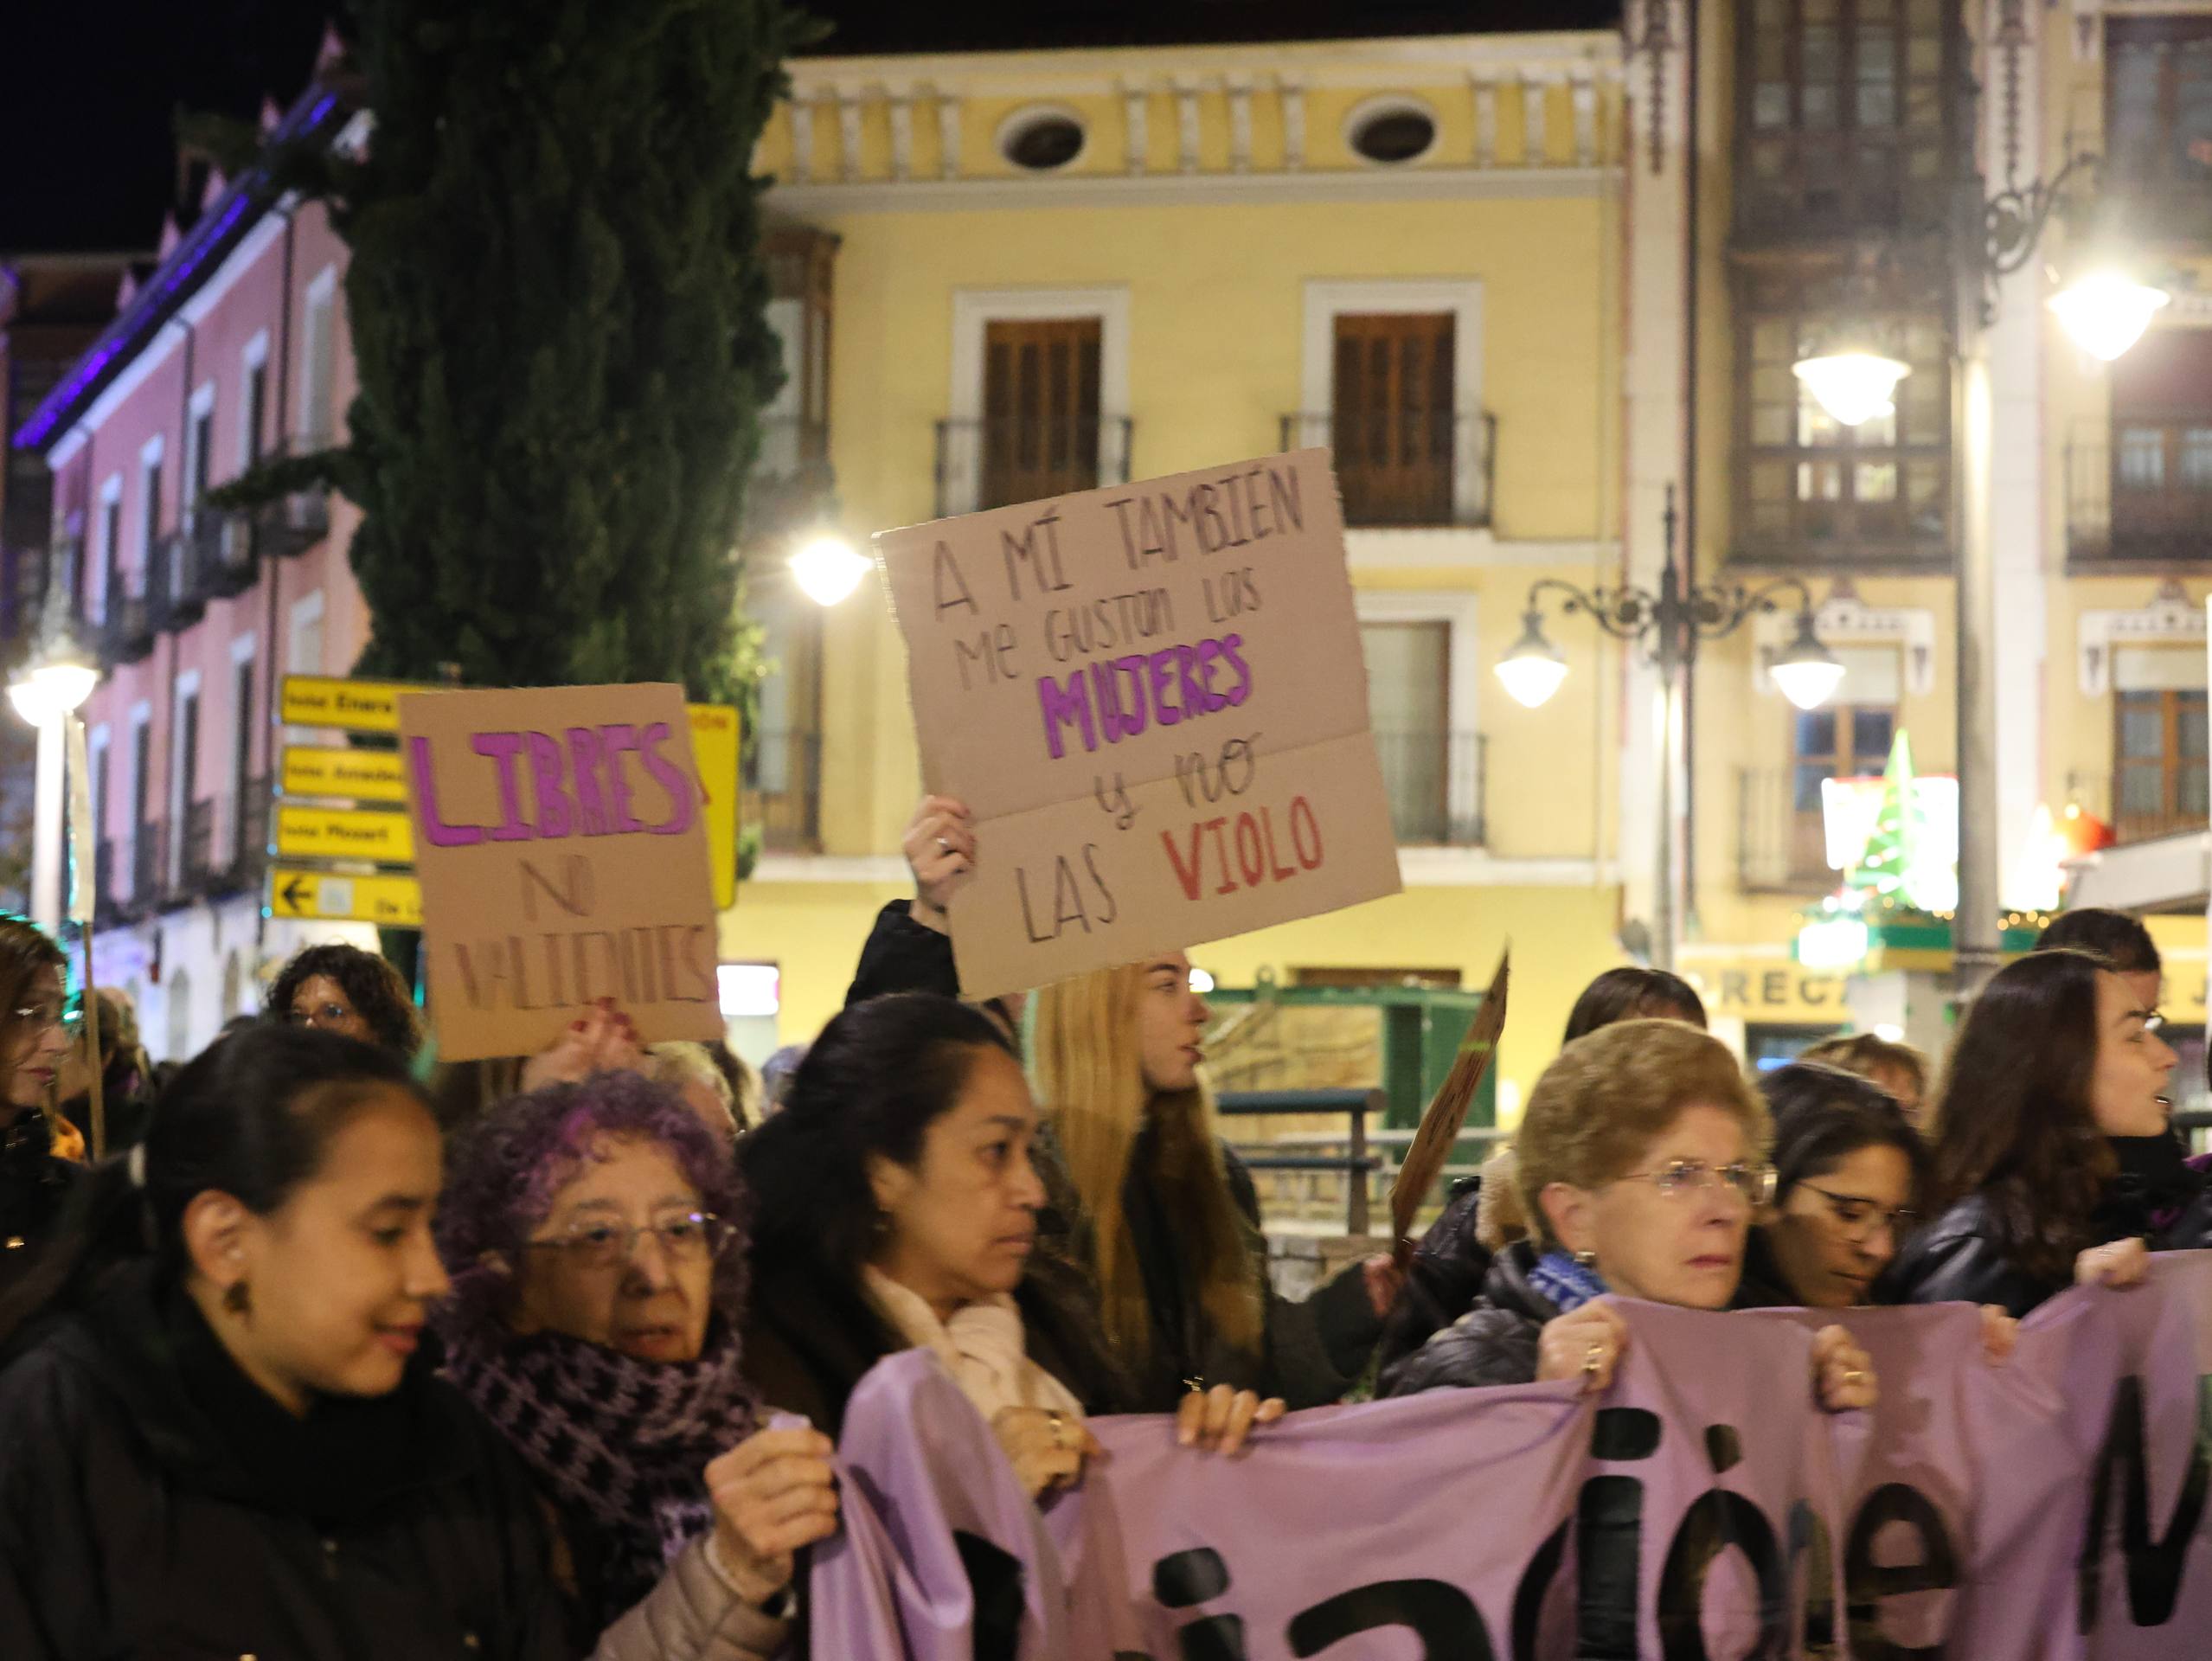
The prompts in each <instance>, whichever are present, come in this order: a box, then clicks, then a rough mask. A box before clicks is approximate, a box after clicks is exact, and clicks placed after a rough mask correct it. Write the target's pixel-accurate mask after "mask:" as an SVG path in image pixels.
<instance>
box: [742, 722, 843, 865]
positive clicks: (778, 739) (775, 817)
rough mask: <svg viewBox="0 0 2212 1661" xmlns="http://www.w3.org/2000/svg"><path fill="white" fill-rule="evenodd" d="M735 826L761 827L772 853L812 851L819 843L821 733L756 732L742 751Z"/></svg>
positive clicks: (763, 843) (762, 837) (762, 841)
mask: <svg viewBox="0 0 2212 1661" xmlns="http://www.w3.org/2000/svg"><path fill="white" fill-rule="evenodd" d="M744 774H745V776H744V780H743V789H742V792H741V796H742V800H741V802H740V803H739V806H738V813H739V817H740V823H741V824H757V825H759V826H760V845H761V847H762V848H763V849H764V850H767V851H768V852H771V853H813V852H816V851H817V850H819V849H820V848H821V845H822V735H821V734H819V733H793V732H776V731H766V732H760V733H755V734H753V736H752V737H751V739H749V740H748V741H747V744H746V747H745V765H744Z"/></svg>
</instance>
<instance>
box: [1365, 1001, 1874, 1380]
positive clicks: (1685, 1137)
mask: <svg viewBox="0 0 2212 1661" xmlns="http://www.w3.org/2000/svg"><path fill="white" fill-rule="evenodd" d="M1767 1132H1768V1122H1767V1115H1766V1104H1765V1103H1764V1102H1762V1101H1761V1100H1760V1099H1759V1096H1758V1093H1756V1092H1755V1091H1754V1090H1753V1089H1752V1088H1751V1087H1750V1086H1749V1085H1747V1083H1745V1082H1744V1078H1743V1074H1742V1073H1741V1071H1740V1070H1739V1069H1738V1068H1737V1066H1736V1061H1735V1057H1734V1056H1733V1055H1730V1054H1729V1053H1728V1047H1727V1046H1726V1045H1724V1044H1722V1042H1720V1041H1719V1040H1718V1039H1715V1038H1713V1037H1711V1036H1709V1035H1707V1034H1705V1033H1702V1032H1699V1031H1698V1030H1697V1029H1695V1028H1694V1027H1689V1026H1685V1025H1683V1023H1680V1022H1675V1021H1650V1020H1635V1021H1625V1022H1621V1023H1618V1024H1616V1025H1613V1026H1610V1027H1606V1028H1604V1029H1600V1031H1598V1032H1595V1033H1593V1034H1591V1035H1590V1036H1587V1037H1586V1038H1582V1039H1579V1040H1577V1041H1576V1042H1574V1043H1571V1044H1569V1045H1568V1047H1567V1048H1566V1049H1564V1050H1563V1051H1561V1054H1560V1056H1559V1059H1558V1060H1557V1061H1554V1062H1553V1063H1552V1064H1551V1066H1550V1067H1548V1068H1546V1069H1545V1071H1544V1075H1543V1077H1542V1079H1540V1080H1538V1081H1537V1083H1536V1089H1535V1090H1534V1091H1533V1092H1532V1093H1530V1095H1529V1106H1528V1110H1527V1113H1525V1115H1524V1116H1523V1119H1522V1121H1521V1128H1520V1130H1519V1132H1517V1134H1516V1137H1515V1138H1514V1144H1515V1147H1516V1151H1517V1153H1518V1155H1519V1164H1518V1173H1519V1183H1520V1188H1521V1194H1522V1197H1523V1202H1525V1204H1526V1205H1527V1207H1528V1213H1529V1222H1530V1224H1531V1234H1530V1237H1529V1239H1527V1240H1523V1241H1516V1242H1515V1243H1514V1244H1513V1245H1511V1246H1510V1247H1507V1248H1506V1249H1505V1251H1504V1252H1503V1253H1501V1254H1499V1256H1498V1258H1497V1261H1496V1262H1495V1263H1493V1264H1492V1265H1491V1270H1490V1273H1489V1275H1488V1277H1487V1278H1486V1279H1485V1280H1484V1286H1483V1292H1482V1295H1481V1297H1480V1298H1479V1299H1477V1300H1476V1304H1475V1307H1474V1308H1473V1309H1472V1310H1471V1311H1469V1312H1468V1313H1467V1314H1466V1315H1464V1316H1462V1317H1461V1318H1459V1320H1458V1321H1457V1322H1456V1323H1454V1324H1452V1325H1451V1326H1448V1327H1446V1329H1445V1330H1444V1331H1441V1332H1439V1333H1438V1334H1437V1335H1436V1336H1435V1337H1433V1338H1431V1339H1430V1340H1429V1341H1428V1343H1427V1344H1426V1345H1424V1346H1423V1347H1422V1348H1421V1349H1420V1350H1416V1351H1415V1352H1414V1354H1413V1355H1411V1356H1407V1358H1406V1360H1404V1361H1403V1362H1401V1363H1399V1364H1398V1366H1397V1367H1396V1368H1395V1369H1393V1370H1392V1371H1391V1372H1390V1373H1389V1374H1388V1375H1386V1376H1385V1377H1384V1379H1383V1394H1385V1395H1412V1394H1414V1392H1416V1391H1420V1390H1427V1389H1434V1388H1439V1387H1443V1386H1467V1385H1484V1384H1526V1383H1529V1382H1532V1381H1535V1380H1539V1379H1561V1380H1577V1379H1579V1380H1580V1381H1581V1382H1582V1385H1583V1388H1585V1389H1592V1390H1602V1389H1604V1388H1606V1387H1607V1386H1608V1385H1610V1384H1611V1383H1612V1382H1613V1370H1614V1369H1615V1367H1616V1365H1617V1364H1618V1363H1619V1359H1620V1356H1621V1352H1622V1350H1623V1348H1624V1346H1625V1344H1626V1343H1627V1329H1626V1326H1625V1324H1624V1323H1623V1322H1622V1320H1621V1318H1620V1317H1619V1315H1618V1314H1616V1313H1614V1311H1613V1310H1612V1309H1611V1308H1610V1307H1609V1306H1608V1305H1607V1304H1606V1302H1605V1301H1603V1300H1604V1299H1606V1295H1607V1294H1608V1293H1612V1294H1618V1295H1619V1296H1622V1297H1627V1298H1640V1299H1646V1300H1648V1301H1651V1302H1653V1303H1662V1304H1675V1305H1680V1306H1682V1307H1683V1308H1686V1309H1705V1310H1723V1309H1726V1308H1728V1305H1729V1303H1730V1301H1731V1300H1732V1299H1734V1297H1735V1294H1736V1288H1737V1283H1738V1281H1739V1279H1741V1276H1742V1273H1743V1260H1744V1247H1745V1242H1746V1240H1747V1236H1748V1235H1749V1234H1750V1230H1751V1225H1752V1220H1753V1218H1754V1215H1755V1214H1756V1213H1757V1211H1758V1209H1759V1208H1760V1206H1762V1205H1763V1204H1765V1203H1766V1202H1767V1200H1768V1199H1769V1198H1770V1197H1771V1196H1772V1195H1773V1185H1774V1171H1773V1166H1771V1165H1769V1164H1767V1163H1766V1140H1767ZM1811 1386H1812V1389H1813V1392H1814V1395H1815V1396H1816V1398H1817V1399H1818V1401H1820V1403H1821V1404H1822V1405H1823V1406H1824V1407H1826V1408H1831V1409H1836V1410H1841V1409H1843V1408H1863V1407H1868V1406H1870V1405H1871V1404H1872V1402H1873V1401H1874V1394H1875V1381H1874V1377H1873V1370H1872V1368H1871V1365H1870V1364H1869V1362H1868V1360H1867V1357H1866V1354H1865V1352H1864V1351H1863V1350H1861V1349H1859V1347H1858V1346H1857V1345H1856V1344H1854V1343H1853V1342H1852V1341H1851V1339H1850V1335H1849V1334H1848V1333H1847V1332H1845V1331H1843V1328H1841V1327H1828V1328H1825V1329H1824V1330H1823V1331H1821V1332H1820V1333H1818V1335H1817V1336H1816V1337H1815V1338H1814V1340H1813V1346H1812V1378H1811Z"/></svg>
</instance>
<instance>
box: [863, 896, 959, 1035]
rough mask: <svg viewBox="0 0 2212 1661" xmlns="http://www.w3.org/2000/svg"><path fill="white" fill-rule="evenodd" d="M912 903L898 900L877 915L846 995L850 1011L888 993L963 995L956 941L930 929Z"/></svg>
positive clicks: (942, 995)
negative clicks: (954, 955)
mask: <svg viewBox="0 0 2212 1661" xmlns="http://www.w3.org/2000/svg"><path fill="white" fill-rule="evenodd" d="M887 992H935V993H938V994H939V996H941V997H959V995H960V977H959V972H958V971H956V970H955V969H954V968H953V967H952V937H951V936H949V935H946V934H939V933H938V932H937V931H936V930H935V929H933V928H925V927H922V926H921V925H920V923H918V922H916V921H914V918H913V917H912V916H910V915H909V914H907V901H904V900H894V901H891V903H890V904H889V905H888V906H886V907H883V909H882V910H881V911H879V912H877V913H876V914H875V927H874V928H872V929H870V930H869V934H868V944H867V945H865V946H862V947H861V951H860V967H859V968H858V969H857V970H856V971H854V972H853V984H851V985H850V987H848V988H847V989H846V991H845V1007H846V1008H847V1009H850V1008H851V1007H852V1006H853V1005H854V1004H864V1003H866V1002H867V1001H868V1000H869V998H871V997H882V996H884V994H886V993H887Z"/></svg>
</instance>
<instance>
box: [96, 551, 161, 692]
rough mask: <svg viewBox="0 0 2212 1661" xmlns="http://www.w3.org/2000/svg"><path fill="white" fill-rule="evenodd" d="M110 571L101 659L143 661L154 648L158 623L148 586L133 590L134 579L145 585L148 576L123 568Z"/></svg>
mask: <svg viewBox="0 0 2212 1661" xmlns="http://www.w3.org/2000/svg"><path fill="white" fill-rule="evenodd" d="M134 580H135V581H137V582H138V583H140V584H141V585H143V584H144V577H143V576H138V575H137V574H130V573H120V572H110V573H109V584H110V587H109V588H108V592H107V597H106V611H105V612H103V613H102V615H101V618H100V621H99V655H100V661H101V662H102V664H105V665H106V666H107V667H109V668H112V667H113V666H114V665H116V664H135V663H138V662H141V661H143V660H144V657H145V656H146V654H147V653H148V652H150V651H152V650H153V649H154V626H153V619H152V614H151V612H150V611H149V610H148V609H147V605H146V594H145V590H144V587H143V586H141V587H139V589H138V592H137V593H132V592H131V583H132V582H133V581H134Z"/></svg>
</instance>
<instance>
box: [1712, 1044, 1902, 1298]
mask: <svg viewBox="0 0 2212 1661" xmlns="http://www.w3.org/2000/svg"><path fill="white" fill-rule="evenodd" d="M1759 1088H1760V1093H1761V1094H1762V1095H1764V1096H1765V1097H1766V1106H1767V1107H1768V1109H1769V1111H1770V1112H1772V1113H1773V1117H1774V1145H1773V1163H1774V1200H1773V1205H1772V1206H1771V1207H1770V1208H1769V1209H1768V1210H1767V1212H1766V1215H1765V1216H1764V1217H1762V1218H1761V1219H1760V1222H1758V1224H1757V1226H1755V1227H1754V1228H1753V1229H1752V1231H1751V1237H1750V1240H1749V1241H1748V1243H1747V1246H1746V1247H1745V1255H1744V1273H1743V1284H1742V1285H1741V1286H1740V1287H1739V1288H1738V1289H1737V1292H1736V1299H1735V1301H1736V1306H1737V1307H1738V1308H1751V1307H1758V1306H1762V1305H1799V1306H1802V1307H1804V1308H1806V1309H1849V1308H1850V1307H1851V1306H1852V1305H1856V1304H1865V1303H1871V1302H1872V1301H1873V1298H1872V1292H1873V1288H1874V1283H1875V1280H1876V1279H1878V1278H1880V1276H1881V1274H1882V1271H1883V1270H1884V1269H1886V1268H1888V1267H1889V1263H1890V1260H1892V1259H1893V1258H1895V1256H1896V1255H1897V1247H1898V1244H1899V1242H1900V1241H1902V1240H1903V1239H1904V1237H1905V1235H1906V1234H1907V1231H1908V1230H1909V1229H1910V1228H1912V1226H1913V1224H1914V1222H1916V1221H1918V1218H1917V1214H1916V1213H1915V1212H1914V1209H1913V1207H1914V1204H1915V1202H1916V1200H1917V1196H1918V1195H1919V1193H1920V1183H1921V1179H1922V1177H1923V1175H1924V1173H1925V1169H1926V1166H1927V1149H1926V1147H1925V1146H1924V1145H1922V1143H1921V1141H1920V1135H1919V1132H1916V1131H1914V1129H1913V1127H1912V1126H1911V1125H1910V1124H1908V1123H1907V1121H1906V1119H1905V1114H1904V1110H1903V1109H1902V1108H1901V1106H1899V1105H1898V1103H1897V1101H1896V1100H1895V1098H1894V1097H1892V1096H1891V1095H1889V1094H1888V1092H1886V1091H1884V1090H1883V1089H1882V1087H1880V1086H1879V1085H1877V1084H1875V1083H1874V1082H1873V1081H1870V1080H1868V1079H1864V1078H1862V1077H1860V1076H1859V1075H1857V1074H1853V1073H1847V1072H1845V1071H1844V1070H1843V1068H1837V1067H1826V1066H1823V1065H1822V1064H1820V1063H1819V1062H1818V1061H1792V1063H1791V1064H1790V1065H1789V1066H1787V1067H1781V1068H1775V1070H1774V1071H1773V1072H1772V1073H1769V1074H1766V1076H1765V1077H1763V1078H1762V1079H1760V1081H1759Z"/></svg>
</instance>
